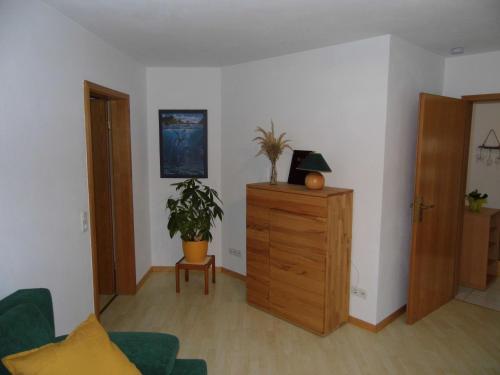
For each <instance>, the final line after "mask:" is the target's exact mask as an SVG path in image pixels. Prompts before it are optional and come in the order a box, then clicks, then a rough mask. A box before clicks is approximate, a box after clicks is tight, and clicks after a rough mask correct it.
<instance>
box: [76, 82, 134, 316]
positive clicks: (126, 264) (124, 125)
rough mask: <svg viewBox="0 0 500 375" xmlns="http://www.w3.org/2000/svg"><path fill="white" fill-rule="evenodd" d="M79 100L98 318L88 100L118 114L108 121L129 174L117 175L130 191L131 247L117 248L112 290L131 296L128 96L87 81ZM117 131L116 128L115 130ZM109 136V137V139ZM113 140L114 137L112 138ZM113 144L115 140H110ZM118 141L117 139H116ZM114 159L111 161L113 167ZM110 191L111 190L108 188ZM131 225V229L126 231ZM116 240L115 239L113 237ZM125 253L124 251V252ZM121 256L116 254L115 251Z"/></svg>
mask: <svg viewBox="0 0 500 375" xmlns="http://www.w3.org/2000/svg"><path fill="white" fill-rule="evenodd" d="M83 97H84V110H85V138H86V146H87V179H88V190H89V218H90V242H91V251H92V270H93V284H94V285H93V290H94V312H95V314H96V316H97V317H99V310H100V306H99V289H98V287H99V276H98V272H97V266H98V265H97V245H96V227H95V217H96V216H95V215H96V212H95V197H94V167H93V152H92V127H91V114H90V100H91V98H92V97H98V98H102V99H107V100H110V102H111V108H112V111H116V114H117V115H118V116H117V118H118V119H119V120H117V121H111V127H112V134H113V130H115V128H118V127H119V128H120V131H122V134H123V135H122V136H121V137H122V138H123V139H122V141H123V145H121V144H120V146H122V147H120V150H121V152H122V153H123V160H124V161H123V162H124V163H127V164H128V165H127V166H126V167H127V168H128V169H129V171H130V173H127V174H125V175H124V174H123V173H122V174H121V175H120V176H121V177H122V178H125V179H126V183H127V185H128V186H129V188H130V201H127V202H124V204H125V205H127V207H128V208H129V209H128V211H127V212H128V213H129V216H130V217H128V218H126V219H127V220H129V221H130V222H131V225H129V226H128V227H129V229H130V233H128V236H129V238H128V240H129V241H131V244H130V245H129V246H128V247H125V248H124V249H118V248H117V250H116V251H117V256H120V259H123V260H122V261H121V263H120V264H118V263H119V262H117V265H116V290H117V294H135V292H136V273H135V249H134V230H133V202H132V174H131V162H132V160H131V150H130V97H129V95H128V94H125V93H123V92H120V91H116V90H113V89H110V88H107V87H104V86H101V85H98V84H96V83H93V82H90V81H84V82H83ZM116 130H118V129H116ZM112 137H113V136H112ZM113 138H114V137H113ZM112 142H113V143H114V142H115V140H114V139H113V141H112ZM118 142H120V140H118ZM116 162H117V160H116V159H115V160H113V164H115V163H116ZM112 189H113V190H114V187H112ZM130 226H131V228H130ZM117 237H118V236H117ZM124 250H125V251H124ZM120 251H121V252H123V253H119V252H120Z"/></svg>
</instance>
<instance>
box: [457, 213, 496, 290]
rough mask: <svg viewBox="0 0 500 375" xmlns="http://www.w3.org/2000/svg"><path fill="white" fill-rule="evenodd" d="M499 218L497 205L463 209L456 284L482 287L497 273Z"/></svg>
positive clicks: (476, 287)
mask: <svg viewBox="0 0 500 375" xmlns="http://www.w3.org/2000/svg"><path fill="white" fill-rule="evenodd" d="M499 220H500V210H498V209H492V208H482V209H481V212H478V213H475V212H471V211H469V210H468V209H466V210H465V211H464V227H463V234H462V251H461V255H460V285H462V286H465V287H469V288H475V289H483V290H484V289H486V287H487V286H488V283H489V282H490V281H491V280H492V279H493V278H494V277H496V276H497V267H496V263H497V261H498V256H499V245H500V244H499V235H498V227H497V225H498V222H499ZM492 264H493V266H492Z"/></svg>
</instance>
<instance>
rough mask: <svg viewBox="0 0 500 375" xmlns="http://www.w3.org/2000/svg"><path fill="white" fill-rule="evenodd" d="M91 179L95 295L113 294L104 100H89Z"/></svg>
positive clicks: (111, 213) (110, 217) (106, 114)
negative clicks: (96, 284) (95, 261)
mask: <svg viewBox="0 0 500 375" xmlns="http://www.w3.org/2000/svg"><path fill="white" fill-rule="evenodd" d="M90 114H91V121H90V124H91V127H92V155H93V158H92V162H93V179H94V192H93V193H94V209H95V213H96V215H95V231H96V233H95V235H96V246H97V250H98V251H97V272H98V280H99V284H98V292H99V294H109V295H113V294H115V274H114V273H115V265H114V250H113V247H114V243H113V237H114V234H113V202H112V192H111V170H110V163H111V160H110V149H109V131H108V105H107V101H106V100H105V99H92V100H91V101H90Z"/></svg>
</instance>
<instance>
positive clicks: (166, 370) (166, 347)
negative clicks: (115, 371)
mask: <svg viewBox="0 0 500 375" xmlns="http://www.w3.org/2000/svg"><path fill="white" fill-rule="evenodd" d="M109 337H110V338H111V341H113V342H114V343H115V344H116V345H118V347H119V348H120V349H121V350H122V351H123V352H124V353H125V355H126V356H127V357H128V359H129V360H130V361H131V362H133V363H134V364H135V365H136V366H137V368H138V369H139V371H141V373H142V374H144V375H168V374H170V373H171V372H172V370H173V368H174V365H175V357H176V356H177V352H178V351H179V340H178V339H177V337H175V336H172V335H168V334H165V333H149V332H110V333H109Z"/></svg>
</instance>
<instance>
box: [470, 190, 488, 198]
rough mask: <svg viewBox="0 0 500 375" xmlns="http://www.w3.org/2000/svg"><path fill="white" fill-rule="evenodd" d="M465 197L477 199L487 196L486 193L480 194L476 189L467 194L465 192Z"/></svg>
mask: <svg viewBox="0 0 500 375" xmlns="http://www.w3.org/2000/svg"><path fill="white" fill-rule="evenodd" d="M467 198H472V199H474V200H479V199H486V198H488V194H486V193H485V194H481V193H480V192H479V191H477V189H475V190H473V191H471V192H470V193H469V194H467Z"/></svg>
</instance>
